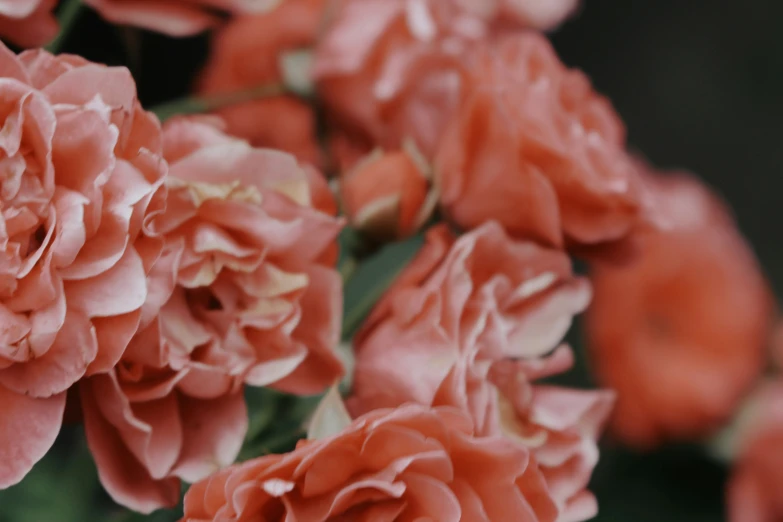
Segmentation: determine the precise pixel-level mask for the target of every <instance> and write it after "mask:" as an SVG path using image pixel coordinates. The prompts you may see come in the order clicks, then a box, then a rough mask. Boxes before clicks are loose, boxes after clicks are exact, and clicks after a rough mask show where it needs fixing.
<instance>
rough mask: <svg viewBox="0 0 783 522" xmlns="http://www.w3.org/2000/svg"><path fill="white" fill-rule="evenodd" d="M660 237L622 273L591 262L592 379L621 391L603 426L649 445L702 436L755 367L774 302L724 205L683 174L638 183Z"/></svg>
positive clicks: (646, 240) (643, 244) (650, 235)
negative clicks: (662, 225) (665, 224)
mask: <svg viewBox="0 0 783 522" xmlns="http://www.w3.org/2000/svg"><path fill="white" fill-rule="evenodd" d="M646 181H647V183H646V184H648V185H649V187H650V189H651V190H652V193H653V194H654V195H655V197H656V199H657V200H658V205H659V206H660V208H661V213H662V214H663V215H665V216H667V218H668V220H669V221H670V224H669V228H668V229H667V230H660V231H648V232H647V233H646V234H644V235H643V236H642V237H640V238H639V243H640V248H641V252H640V255H638V256H637V257H636V258H635V260H634V262H633V263H631V264H629V265H626V266H622V267H616V266H614V267H613V266H604V265H595V266H594V267H593V269H592V271H591V279H592V282H593V286H594V289H595V298H594V300H593V304H592V306H591V307H590V308H589V310H588V313H587V320H586V334H587V340H588V345H589V348H590V352H591V355H592V359H593V362H594V369H595V373H596V376H597V378H598V380H599V382H600V383H601V384H603V385H605V386H607V387H610V388H613V389H614V390H616V391H617V393H618V403H617V408H616V410H615V416H614V419H613V422H612V428H613V431H614V433H615V435H616V436H617V437H618V438H619V439H621V440H622V441H624V442H626V443H628V444H631V445H633V446H637V447H642V448H646V447H651V446H654V445H656V444H658V443H661V442H663V441H664V440H667V439H683V440H688V439H696V438H699V437H703V436H707V435H709V434H710V433H711V432H712V431H713V430H715V429H716V428H717V427H719V425H720V423H721V422H722V421H724V420H725V419H726V418H727V417H728V416H729V415H731V413H732V412H733V411H734V409H735V407H736V406H737V405H738V401H739V400H740V399H741V398H742V396H743V394H744V393H745V392H746V391H747V388H748V386H749V385H751V384H752V383H753V381H754V380H755V379H756V377H757V376H758V375H759V372H760V371H761V368H762V364H763V361H764V355H765V354H764V352H765V350H764V348H765V341H766V339H767V335H768V331H769V329H770V327H771V322H770V320H771V318H772V300H771V296H770V293H769V289H768V287H767V283H766V281H765V279H764V277H763V275H762V274H761V271H760V268H759V265H758V263H757V262H756V259H755V258H754V256H753V252H752V251H751V249H750V248H749V247H748V245H747V244H746V243H745V241H744V240H743V238H742V236H741V235H740V233H739V232H738V231H737V229H736V225H735V224H734V222H733V220H732V218H731V216H730V214H729V212H728V211H727V210H726V208H725V207H724V205H723V204H722V202H720V201H719V200H718V199H717V198H716V197H715V196H714V195H712V194H711V193H710V192H709V191H708V190H707V188H705V187H704V186H703V185H702V184H701V183H699V182H698V181H697V180H696V179H694V178H692V177H690V176H686V175H670V176H664V175H660V176H658V177H653V175H652V174H648V175H647V179H646Z"/></svg>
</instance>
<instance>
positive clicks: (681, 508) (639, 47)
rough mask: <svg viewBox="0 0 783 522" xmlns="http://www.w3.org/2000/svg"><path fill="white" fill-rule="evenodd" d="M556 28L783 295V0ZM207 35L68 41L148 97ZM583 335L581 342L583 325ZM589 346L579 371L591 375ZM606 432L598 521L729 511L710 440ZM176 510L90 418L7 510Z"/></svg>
mask: <svg viewBox="0 0 783 522" xmlns="http://www.w3.org/2000/svg"><path fill="white" fill-rule="evenodd" d="M552 40H553V42H554V44H555V46H556V48H557V50H558V52H559V53H560V55H561V57H562V59H563V61H565V62H566V63H567V64H569V65H571V66H574V67H579V68H581V69H583V70H585V71H586V72H587V74H588V75H589V76H590V77H591V78H592V79H593V82H594V84H595V85H596V87H597V89H598V90H599V91H601V92H603V93H605V94H606V95H607V96H609V98H611V100H612V101H613V103H614V104H615V106H616V108H617V110H618V112H619V113H620V114H621V115H622V117H623V118H624V119H625V121H626V123H627V127H628V132H629V138H630V142H631V144H632V146H633V147H634V148H636V149H638V150H639V151H642V152H643V153H644V154H645V155H646V156H647V157H648V158H649V159H650V160H651V161H652V162H653V163H654V164H656V165H658V166H660V167H678V168H685V169H688V170H691V171H693V172H695V173H697V174H699V175H700V176H701V177H702V178H703V179H704V180H706V181H707V182H708V183H709V184H710V185H712V186H713V187H714V188H715V189H716V190H717V191H718V192H719V193H721V194H722V195H723V197H724V198H725V199H726V200H727V201H728V202H729V204H730V205H731V206H732V207H733V208H734V210H735V213H736V216H737V220H738V222H739V225H740V228H741V229H742V231H743V232H744V233H745V234H746V235H747V237H748V238H749V241H750V242H751V243H752V244H753V245H754V247H755V249H756V252H757V254H758V256H759V258H760V260H761V263H762V265H763V266H764V268H765V270H766V272H767V274H768V277H769V278H770V281H771V283H772V284H773V286H774V288H775V290H776V293H777V294H778V295H783V241H782V240H781V238H780V235H781V234H780V232H779V227H780V225H781V224H783V195H782V193H783V154H782V151H783V2H781V1H780V0H745V1H744V2H738V1H737V0H687V1H684V0H586V2H585V6H584V9H583V10H582V12H581V14H580V16H578V17H577V18H575V19H574V20H572V21H570V22H568V23H567V24H565V25H564V26H563V27H562V28H561V29H560V30H559V31H558V32H557V33H555V34H553V35H552ZM207 48H208V39H207V37H206V36H202V37H197V38H190V39H181V40H171V39H168V38H165V37H162V36H160V35H155V34H151V33H144V32H140V31H132V30H126V29H117V28H114V27H111V26H108V25H106V24H105V23H103V22H101V21H100V20H99V19H98V18H97V16H95V15H94V14H93V13H91V12H87V13H85V14H84V15H83V18H82V19H81V21H80V23H79V26H78V29H77V31H76V32H74V33H73V34H72V35H71V36H70V38H69V39H68V40H67V42H66V45H65V50H66V51H71V52H77V53H79V54H82V55H83V56H85V57H86V58H88V59H90V60H93V61H101V62H105V63H110V64H126V65H129V66H130V68H131V70H132V72H133V74H134V76H135V77H136V79H137V81H138V84H139V94H140V97H141V99H142V102H143V103H144V104H145V105H147V106H151V105H154V104H156V103H160V102H163V101H167V100H170V99H172V98H177V97H180V96H183V95H185V94H186V92H187V90H188V87H189V84H190V82H191V81H192V79H193V78H194V76H195V74H196V73H197V71H198V68H199V66H200V64H201V63H202V62H203V60H204V57H205V56H206V53H207ZM260 124H263V123H262V122H260ZM571 341H572V342H573V343H574V344H575V345H576V346H577V347H578V348H579V350H580V352H581V346H580V343H579V333H578V325H577V328H576V329H575V332H574V333H573V334H572V336H571ZM580 355H581V357H580V364H579V365H578V367H577V368H576V369H575V371H574V372H572V373H571V374H570V375H569V376H568V377H567V382H569V383H571V384H576V385H582V386H588V385H590V379H589V371H588V364H587V363H586V361H585V358H584V356H583V355H584V354H583V353H580ZM259 400H265V399H264V398H263V397H262V398H261V399H259ZM281 404H282V405H280V404H278V406H277V407H278V408H282V409H283V410H284V411H282V412H279V413H280V414H281V415H287V416H288V417H292V418H294V420H293V421H291V422H295V418H296V416H297V415H298V413H297V412H292V411H289V410H290V408H288V407H287V406H286V405H285V403H281ZM604 446H605V447H604V452H603V454H602V458H601V462H600V464H599V466H598V468H597V469H596V472H595V476H594V480H593V489H594V491H595V492H596V494H597V496H598V499H599V505H600V510H601V513H600V515H599V517H598V518H597V519H596V520H597V521H598V522H719V521H722V520H724V515H723V486H724V483H725V480H726V478H727V475H728V469H727V467H726V465H725V464H723V463H720V462H718V461H716V460H715V459H714V458H713V457H711V456H710V455H709V454H708V453H707V452H706V451H704V450H703V449H702V448H699V447H668V448H665V449H662V450H658V451H656V452H654V453H650V454H635V453H632V452H629V451H627V450H623V449H622V448H619V447H616V446H615V445H613V444H612V443H611V442H607V443H605V445H604ZM172 519H173V515H172V514H159V515H157V516H154V517H149V518H145V517H141V516H135V515H130V514H128V513H126V512H122V511H120V510H117V509H115V508H112V506H111V503H110V502H109V500H108V499H107V498H106V497H105V494H103V493H102V492H101V491H100V488H99V487H98V486H97V477H96V472H95V468H94V465H93V464H92V462H91V461H90V459H89V455H88V454H87V453H86V452H85V451H84V447H83V439H82V436H81V433H80V432H79V429H78V428H68V429H66V430H65V431H64V433H63V436H62V437H61V439H60V440H59V441H58V443H57V446H56V450H55V451H54V452H52V453H51V454H50V455H49V456H48V457H47V458H45V459H44V460H43V461H42V462H41V463H40V464H39V465H38V466H37V467H36V469H35V470H34V472H33V474H32V475H31V476H29V477H28V478H27V480H25V482H24V483H23V484H21V485H20V486H17V487H14V488H11V489H10V490H7V491H6V492H2V493H1V494H0V522H6V521H8V522H70V521H74V522H75V521H86V520H96V521H101V522H102V521H104V520H108V521H110V522H111V521H114V522H130V521H143V520H152V521H164V520H172Z"/></svg>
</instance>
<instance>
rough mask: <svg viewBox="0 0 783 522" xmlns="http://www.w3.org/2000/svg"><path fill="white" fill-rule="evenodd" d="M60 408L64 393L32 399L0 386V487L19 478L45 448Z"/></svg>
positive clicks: (57, 423)
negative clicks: (0, 421)
mask: <svg viewBox="0 0 783 522" xmlns="http://www.w3.org/2000/svg"><path fill="white" fill-rule="evenodd" d="M64 411H65V393H61V394H58V395H54V396H52V397H48V398H46V399H34V398H32V397H26V396H24V395H19V394H17V393H14V392H12V391H10V390H7V389H6V388H3V387H2V386H0V416H2V418H3V422H2V423H0V488H2V489H5V488H7V487H9V486H12V485H14V484H16V483H17V482H19V481H20V480H22V479H23V478H24V476H25V475H26V474H27V473H28V472H29V471H30V470H31V469H32V467H33V465H34V464H35V463H36V462H38V461H39V460H41V458H42V457H43V456H44V455H45V454H46V452H47V451H49V448H51V447H52V444H54V439H55V438H56V437H57V434H58V433H59V431H60V425H61V424H62V418H63V412H64Z"/></svg>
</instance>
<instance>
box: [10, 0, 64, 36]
mask: <svg viewBox="0 0 783 522" xmlns="http://www.w3.org/2000/svg"><path fill="white" fill-rule="evenodd" d="M56 3H57V0H22V1H11V2H3V3H2V4H0V38H2V39H3V40H7V41H9V42H11V43H13V44H15V45H19V46H21V47H36V46H41V45H44V44H46V43H47V42H49V40H51V39H52V38H54V37H55V35H56V34H57V19H56V18H55V17H54V14H53V13H52V11H53V10H54V6H55V4H56Z"/></svg>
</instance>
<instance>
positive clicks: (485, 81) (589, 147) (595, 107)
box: [435, 32, 641, 246]
mask: <svg viewBox="0 0 783 522" xmlns="http://www.w3.org/2000/svg"><path fill="white" fill-rule="evenodd" d="M466 61H467V63H468V69H469V71H470V76H471V79H470V80H469V81H467V82H466V83H465V85H466V87H465V94H464V96H463V99H462V102H461V105H460V108H459V111H458V114H457V117H456V120H455V122H454V124H453V125H452V126H450V128H449V131H448V132H447V134H446V135H445V136H444V138H443V141H442V142H441V144H440V147H439V150H438V155H437V158H436V161H435V182H436V185H437V186H438V187H439V189H440V191H441V203H442V205H443V207H444V209H445V211H446V212H447V214H448V215H449V217H450V218H451V219H453V220H454V221H455V222H456V223H457V224H459V225H460V226H462V227H464V228H472V227H475V226H477V225H479V224H481V223H483V222H485V221H487V220H490V219H494V220H497V221H499V222H500V223H501V224H503V225H504V226H505V227H506V229H507V230H509V232H510V233H511V234H512V235H515V236H519V237H531V236H532V237H535V238H537V239H539V240H541V241H545V242H546V243H548V244H551V245H557V246H559V245H563V243H564V239H565V240H567V241H568V243H569V244H576V245H582V244H596V243H604V242H608V241H616V240H619V239H622V238H623V237H624V236H625V235H627V234H628V233H629V232H630V231H631V230H632V229H633V228H634V227H635V226H636V224H637V222H638V221H639V215H640V212H641V203H640V198H641V196H640V193H639V191H640V187H639V181H638V174H637V172H636V169H635V167H634V164H633V162H632V161H631V159H630V158H629V157H628V155H627V154H626V152H625V131H624V128H623V125H622V122H621V121H620V119H619V118H618V117H617V115H616V114H615V112H614V111H613V110H612V107H611V106H610V105H609V103H608V101H607V100H606V99H604V98H602V97H601V96H599V95H597V94H596V93H595V92H594V91H593V90H592V88H591V87H590V84H589V82H588V80H587V78H586V77H585V76H584V75H583V74H582V73H580V72H578V71H573V70H569V69H566V67H565V66H564V65H563V64H562V63H561V62H560V60H559V59H558V58H557V55H556V54H555V52H554V50H553V49H552V47H551V46H550V44H549V43H548V42H547V40H546V39H545V38H544V37H543V36H541V35H540V34H537V33H532V32H531V33H522V34H517V35H514V36H510V37H507V38H501V39H499V40H497V41H495V42H492V43H490V44H487V45H483V46H481V47H479V48H478V49H476V51H475V52H474V53H473V54H472V56H470V58H469V59H467V60H466Z"/></svg>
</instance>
